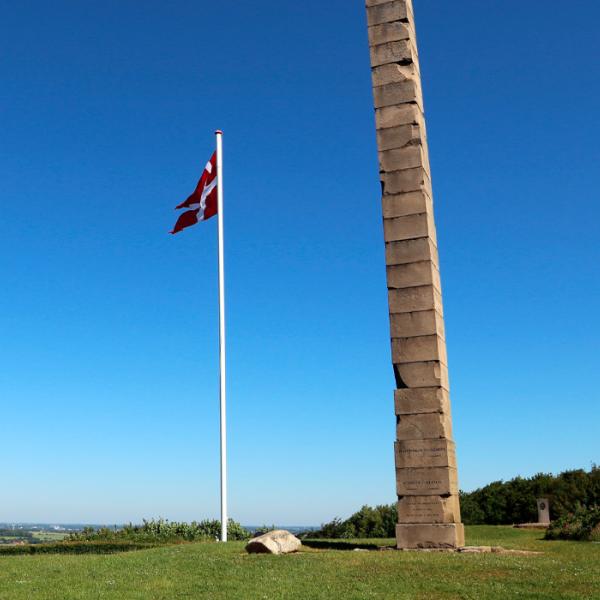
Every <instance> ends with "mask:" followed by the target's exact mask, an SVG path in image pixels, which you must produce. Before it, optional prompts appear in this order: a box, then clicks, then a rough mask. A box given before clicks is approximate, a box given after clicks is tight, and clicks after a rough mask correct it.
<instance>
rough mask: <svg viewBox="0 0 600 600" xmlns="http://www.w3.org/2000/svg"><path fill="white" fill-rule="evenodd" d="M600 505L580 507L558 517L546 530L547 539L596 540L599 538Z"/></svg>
mask: <svg viewBox="0 0 600 600" xmlns="http://www.w3.org/2000/svg"><path fill="white" fill-rule="evenodd" d="M599 534H600V507H598V506H594V507H592V508H585V507H580V508H578V509H577V510H576V511H574V512H572V513H569V514H567V515H565V516H563V517H560V518H559V519H557V520H556V521H554V522H553V523H552V524H551V525H550V527H549V528H548V529H547V530H546V536H545V539H547V540H576V541H596V538H599V539H600V535H599Z"/></svg>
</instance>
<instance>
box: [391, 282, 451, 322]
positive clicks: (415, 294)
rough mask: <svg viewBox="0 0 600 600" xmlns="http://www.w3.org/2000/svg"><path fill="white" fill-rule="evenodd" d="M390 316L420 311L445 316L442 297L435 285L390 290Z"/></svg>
mask: <svg viewBox="0 0 600 600" xmlns="http://www.w3.org/2000/svg"><path fill="white" fill-rule="evenodd" d="M388 306H389V309H390V315H395V314H398V313H405V312H413V311H418V310H430V309H432V310H437V311H438V312H439V313H440V314H441V315H442V316H443V315H444V306H443V304H442V296H441V294H440V292H439V291H438V290H437V289H436V288H434V287H433V285H422V286H418V287H417V286H415V287H410V288H402V289H397V288H394V289H388Z"/></svg>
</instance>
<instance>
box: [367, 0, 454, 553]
mask: <svg viewBox="0 0 600 600" xmlns="http://www.w3.org/2000/svg"><path fill="white" fill-rule="evenodd" d="M366 5H367V21H368V28H369V48H370V54H371V67H372V69H371V72H372V81H373V97H374V101H375V124H376V129H377V148H378V151H379V171H380V179H381V187H382V195H383V198H382V205H383V230H384V239H385V257H386V265H387V287H388V299H389V311H390V330H391V346H392V363H393V366H394V375H395V378H396V391H395V393H394V400H395V409H396V423H397V427H396V443H395V458H396V484H397V486H396V487H397V494H398V525H397V527H396V542H397V546H398V548H456V547H459V546H464V529H463V525H462V523H461V521H460V507H459V500H458V481H457V474H456V456H455V449H454V442H453V441H452V419H451V415H450V400H449V397H448V366H447V365H448V360H447V357H446V341H445V334H444V312H443V308H442V292H441V284H440V273H439V262H438V251H437V240H436V233H435V223H434V219H433V203H432V190H431V173H430V168H429V157H428V150H427V137H426V132H425V118H424V114H423V95H422V92H421V75H420V71H419V57H418V53H417V39H416V35H415V22H414V16H413V5H412V0H392V1H390V0H366Z"/></svg>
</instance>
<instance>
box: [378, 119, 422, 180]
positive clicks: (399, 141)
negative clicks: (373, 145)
mask: <svg viewBox="0 0 600 600" xmlns="http://www.w3.org/2000/svg"><path fill="white" fill-rule="evenodd" d="M421 132H422V130H421V128H420V127H419V126H418V125H415V124H413V123H409V124H408V125H400V126H399V127H390V128H388V129H379V130H378V131H377V147H378V148H379V150H380V151H384V154H385V151H386V150H394V149H398V148H404V147H405V146H409V147H410V148H412V147H419V146H418V144H420V143H421V140H422V138H421ZM381 158H382V155H381V153H380V155H379V160H380V161H381ZM387 160H389V156H386V161H387ZM402 168H409V167H402ZM383 170H384V171H394V170H397V169H388V168H386V167H383Z"/></svg>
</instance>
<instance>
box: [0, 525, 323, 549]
mask: <svg viewBox="0 0 600 600" xmlns="http://www.w3.org/2000/svg"><path fill="white" fill-rule="evenodd" d="M122 527H124V524H120V525H114V524H113V525H107V524H105V523H0V545H6V544H21V545H22V544H41V543H47V542H60V541H62V540H63V539H65V538H66V537H67V536H68V535H70V534H71V533H76V532H79V531H83V530H84V529H87V528H92V529H101V528H108V529H121V528H122ZM264 527H265V526H264V524H263V525H244V528H245V529H247V530H248V531H257V530H259V529H262V528H264ZM277 527H278V528H281V529H287V530H288V531H291V532H292V533H299V532H301V531H311V530H315V529H319V527H318V526H300V525H278V526H277Z"/></svg>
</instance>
